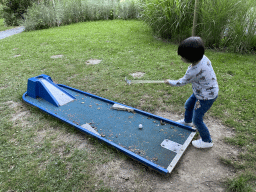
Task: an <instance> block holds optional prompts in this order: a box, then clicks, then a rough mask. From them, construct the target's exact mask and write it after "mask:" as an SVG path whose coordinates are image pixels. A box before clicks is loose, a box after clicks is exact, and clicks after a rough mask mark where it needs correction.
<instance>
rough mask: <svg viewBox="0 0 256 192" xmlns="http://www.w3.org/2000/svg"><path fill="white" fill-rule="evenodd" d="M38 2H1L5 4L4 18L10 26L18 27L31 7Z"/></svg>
mask: <svg viewBox="0 0 256 192" xmlns="http://www.w3.org/2000/svg"><path fill="white" fill-rule="evenodd" d="M35 1H36V0H1V1H0V3H2V4H3V18H4V21H5V24H6V25H8V26H16V25H18V24H19V21H20V20H21V19H24V16H23V15H24V13H26V10H27V8H28V7H29V6H31V5H32V3H33V2H35Z"/></svg>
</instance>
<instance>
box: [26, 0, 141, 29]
mask: <svg viewBox="0 0 256 192" xmlns="http://www.w3.org/2000/svg"><path fill="white" fill-rule="evenodd" d="M137 16H138V10H137V7H136V6H135V3H134V2H133V1H132V0H131V1H125V2H120V1H118V0H106V1H102V0H62V1H52V2H49V3H47V4H45V3H40V4H34V5H33V6H32V7H31V8H29V9H28V13H27V14H26V20H25V22H24V26H25V27H26V30H27V31H29V30H37V29H45V28H49V27H54V26H61V25H68V24H71V23H78V22H84V21H96V20H112V19H133V18H137Z"/></svg>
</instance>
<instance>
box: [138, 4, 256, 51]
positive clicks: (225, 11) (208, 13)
mask: <svg viewBox="0 0 256 192" xmlns="http://www.w3.org/2000/svg"><path fill="white" fill-rule="evenodd" d="M141 6H142V7H143V9H142V10H143V11H142V18H143V20H144V21H145V22H147V23H148V24H149V25H150V26H151V27H152V29H153V31H154V32H155V33H156V34H158V35H159V36H160V37H162V38H168V39H170V40H171V41H173V42H177V41H178V42H180V41H181V40H183V39H184V38H187V37H189V36H191V30H192V24H193V14H192V12H193V10H194V0H143V1H141ZM198 7H199V9H198V13H197V15H198V22H197V23H198V24H197V26H196V31H197V33H196V34H197V36H201V37H202V38H203V39H204V42H205V44H206V46H207V47H210V48H217V49H225V50H226V49H227V50H231V51H233V52H250V51H252V50H256V46H255V44H256V42H255V35H256V11H255V9H256V7H255V2H254V0H248V1H240V0H202V1H199V6H198Z"/></svg>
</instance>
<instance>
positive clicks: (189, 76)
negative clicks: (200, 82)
mask: <svg viewBox="0 0 256 192" xmlns="http://www.w3.org/2000/svg"><path fill="white" fill-rule="evenodd" d="M194 79H195V76H194V74H193V73H192V71H191V70H189V69H188V70H187V72H186V74H185V75H184V76H183V77H182V78H180V79H179V80H169V81H168V82H169V84H170V85H171V86H177V87H180V86H184V85H186V84H188V83H192V82H193V81H194Z"/></svg>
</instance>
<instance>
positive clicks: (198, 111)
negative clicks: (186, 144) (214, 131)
mask: <svg viewBox="0 0 256 192" xmlns="http://www.w3.org/2000/svg"><path fill="white" fill-rule="evenodd" d="M216 99H217V97H216V98H215V99H211V100H199V99H197V98H196V97H195V95H194V94H192V95H191V96H190V97H189V98H188V100H187V101H186V103H185V110H186V111H185V118H184V121H185V122H186V123H191V122H193V123H194V125H195V126H196V128H197V130H198V132H199V134H200V136H201V138H202V140H203V141H204V142H209V143H210V142H212V139H211V135H210V132H209V130H208V128H207V127H206V125H205V124H204V122H203V117H204V114H205V113H206V112H207V111H208V110H209V109H210V108H211V106H212V104H213V102H214V101H215V100H216Z"/></svg>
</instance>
